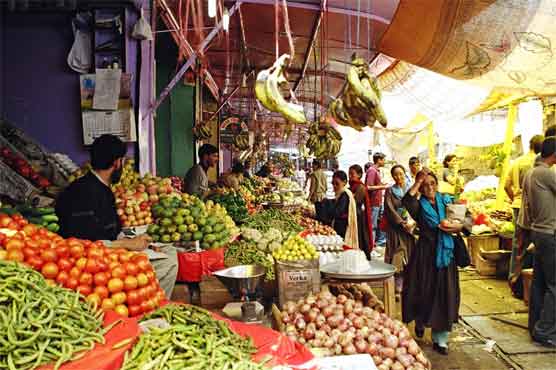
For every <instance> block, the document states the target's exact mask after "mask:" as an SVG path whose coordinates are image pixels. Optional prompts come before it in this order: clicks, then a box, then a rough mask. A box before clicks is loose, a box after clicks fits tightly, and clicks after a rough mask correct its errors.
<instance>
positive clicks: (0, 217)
mask: <svg viewBox="0 0 556 370" xmlns="http://www.w3.org/2000/svg"><path fill="white" fill-rule="evenodd" d="M10 222H12V218H11V217H10V216H8V215H6V214H4V213H0V228H5V227H6V226H8V225H9V224H10Z"/></svg>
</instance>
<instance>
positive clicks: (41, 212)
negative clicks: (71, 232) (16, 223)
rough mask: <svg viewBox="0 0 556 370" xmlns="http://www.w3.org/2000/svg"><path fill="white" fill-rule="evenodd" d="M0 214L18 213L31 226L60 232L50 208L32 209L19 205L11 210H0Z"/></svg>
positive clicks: (56, 217)
mask: <svg viewBox="0 0 556 370" xmlns="http://www.w3.org/2000/svg"><path fill="white" fill-rule="evenodd" d="M0 213H5V214H7V215H15V214H18V213H19V214H21V215H22V216H23V217H25V218H26V219H27V220H28V221H29V222H30V223H32V224H35V225H38V226H43V227H45V228H46V229H47V230H49V231H52V232H57V231H58V230H60V225H58V221H59V220H58V216H56V210H55V209H54V208H52V207H32V206H29V205H27V204H21V205H18V206H17V207H13V208H0Z"/></svg>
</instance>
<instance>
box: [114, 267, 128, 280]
mask: <svg viewBox="0 0 556 370" xmlns="http://www.w3.org/2000/svg"><path fill="white" fill-rule="evenodd" d="M125 276H126V273H125V269H124V268H123V267H122V266H117V267H115V268H113V269H112V277H114V278H118V279H124V278H125Z"/></svg>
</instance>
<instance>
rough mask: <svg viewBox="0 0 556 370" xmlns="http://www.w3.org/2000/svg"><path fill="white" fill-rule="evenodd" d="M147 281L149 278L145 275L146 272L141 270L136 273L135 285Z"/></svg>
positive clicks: (141, 284) (144, 283) (145, 283)
mask: <svg viewBox="0 0 556 370" xmlns="http://www.w3.org/2000/svg"><path fill="white" fill-rule="evenodd" d="M148 283H149V278H148V277H147V275H146V274H144V273H142V272H141V273H139V274H138V275H137V285H139V286H140V287H142V286H145V285H147V284H148Z"/></svg>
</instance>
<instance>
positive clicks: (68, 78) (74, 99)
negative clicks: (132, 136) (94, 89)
mask: <svg viewBox="0 0 556 370" xmlns="http://www.w3.org/2000/svg"><path fill="white" fill-rule="evenodd" d="M0 17H1V15H0ZM129 18H131V17H129ZM129 18H128V19H129ZM0 19H1V18H0ZM128 24H131V25H133V20H130V22H128ZM128 27H131V26H128ZM0 36H2V37H0V56H3V58H0V60H2V59H3V64H4V68H3V71H4V76H3V78H2V74H1V72H0V86H1V87H0V88H1V89H2V90H0V96H1V97H2V99H0V100H2V103H3V106H4V109H3V110H2V109H1V107H2V103H0V112H1V113H3V116H4V117H5V118H6V119H8V120H9V121H10V122H13V123H14V124H15V125H16V126H18V127H20V128H22V129H23V130H25V131H26V132H27V133H29V134H30V135H31V136H32V137H34V138H35V139H36V140H37V141H39V142H40V143H41V144H43V145H44V146H45V147H46V148H47V149H49V150H51V151H55V152H63V153H66V154H68V155H69V156H70V157H71V158H72V159H73V160H74V161H76V162H77V163H78V164H81V163H83V162H85V161H87V160H88V157H89V156H88V152H87V150H86V148H85V147H84V145H83V136H82V135H83V133H82V125H81V109H80V102H79V75H78V74H77V73H76V72H74V71H72V70H71V69H70V68H69V67H68V65H67V61H66V59H67V55H68V53H69V51H70V49H71V46H72V43H73V33H72V28H71V14H70V13H60V14H58V13H47V14H38V13H6V14H5V17H4V23H3V24H2V23H0ZM2 39H3V40H4V42H5V43H4V45H2V44H1V40H2ZM135 45H136V41H132V40H128V46H127V50H128V55H127V56H126V62H127V63H126V67H127V71H128V72H131V73H133V75H134V79H133V81H134V83H136V82H137V79H136V76H137V71H136V60H137V57H136V47H135ZM2 47H3V48H2ZM0 67H2V66H1V65H0ZM0 71H2V69H0ZM133 96H134V101H135V88H133ZM129 154H130V155H133V154H134V144H130V148H129Z"/></svg>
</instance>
